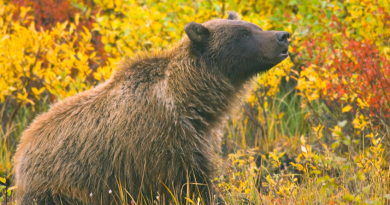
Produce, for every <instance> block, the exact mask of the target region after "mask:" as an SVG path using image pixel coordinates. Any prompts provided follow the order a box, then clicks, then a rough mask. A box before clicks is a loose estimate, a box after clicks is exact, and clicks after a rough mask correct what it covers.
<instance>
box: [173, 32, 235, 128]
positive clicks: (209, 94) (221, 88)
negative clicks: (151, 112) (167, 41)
mask: <svg viewBox="0 0 390 205" xmlns="http://www.w3.org/2000/svg"><path fill="white" fill-rule="evenodd" d="M190 46H191V44H190V42H189V40H187V39H184V40H183V41H182V42H181V43H180V44H179V45H178V46H177V47H175V48H173V49H172V50H170V51H169V58H170V60H169V61H168V65H167V70H166V79H167V82H168V87H167V89H168V93H170V95H172V97H173V99H174V102H175V107H176V109H177V111H178V112H179V118H180V119H179V120H180V121H183V123H186V124H187V125H188V126H189V127H190V128H191V129H194V130H196V132H202V133H207V132H209V131H211V130H210V129H211V128H215V127H218V126H219V125H220V124H221V123H222V122H224V119H226V116H227V114H229V113H230V111H231V110H232V108H233V107H234V105H235V104H236V102H237V101H238V94H239V93H240V90H241V89H240V88H237V87H236V86H234V85H233V84H232V83H231V82H230V80H229V79H228V78H227V77H225V76H224V75H223V74H222V73H219V72H218V70H219V69H215V68H212V67H210V66H209V65H207V63H206V61H205V60H204V59H203V58H202V57H201V56H199V55H196V54H194V53H192V52H191V48H190Z"/></svg>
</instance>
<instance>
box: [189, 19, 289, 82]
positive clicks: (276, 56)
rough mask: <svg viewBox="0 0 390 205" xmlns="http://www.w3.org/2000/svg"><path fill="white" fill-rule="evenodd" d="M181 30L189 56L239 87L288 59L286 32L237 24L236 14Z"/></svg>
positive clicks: (238, 21)
mask: <svg viewBox="0 0 390 205" xmlns="http://www.w3.org/2000/svg"><path fill="white" fill-rule="evenodd" d="M184 30H185V32H186V34H187V36H188V38H189V39H190V40H191V50H192V53H194V54H195V55H199V56H200V57H201V58H203V59H204V60H205V61H206V63H207V64H208V67H210V69H218V70H219V71H221V72H222V73H223V74H224V75H226V77H228V78H229V79H230V80H231V81H232V83H234V84H242V83H243V82H245V81H247V80H248V79H250V78H251V77H252V76H254V75H255V74H257V73H260V72H262V71H267V70H269V69H270V68H272V67H273V66H275V65H276V64H278V63H280V62H282V61H283V60H284V59H286V58H287V57H288V45H289V43H288V38H289V34H288V33H287V32H285V31H263V30H262V29H261V28H260V27H259V26H257V25H255V24H253V23H250V22H246V21H241V20H239V19H238V16H237V14H236V13H235V12H230V13H229V16H228V19H216V20H210V21H207V22H205V23H203V24H198V23H195V22H191V23H189V24H187V25H186V26H185V28H184Z"/></svg>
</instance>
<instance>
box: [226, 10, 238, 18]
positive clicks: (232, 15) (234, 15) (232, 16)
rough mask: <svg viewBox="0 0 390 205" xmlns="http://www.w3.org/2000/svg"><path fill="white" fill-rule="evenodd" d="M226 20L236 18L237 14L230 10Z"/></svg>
mask: <svg viewBox="0 0 390 205" xmlns="http://www.w3.org/2000/svg"><path fill="white" fill-rule="evenodd" d="M228 20H238V15H237V13H236V12H234V11H231V12H229V14H228Z"/></svg>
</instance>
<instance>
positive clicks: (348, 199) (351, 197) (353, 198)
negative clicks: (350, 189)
mask: <svg viewBox="0 0 390 205" xmlns="http://www.w3.org/2000/svg"><path fill="white" fill-rule="evenodd" d="M344 200H345V201H354V200H355V197H353V196H352V195H350V194H346V195H345V196H344Z"/></svg>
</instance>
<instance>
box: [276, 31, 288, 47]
mask: <svg viewBox="0 0 390 205" xmlns="http://www.w3.org/2000/svg"><path fill="white" fill-rule="evenodd" d="M289 37H290V34H288V32H286V31H280V32H278V33H276V38H277V39H278V44H285V43H286V40H287V39H288V38H289Z"/></svg>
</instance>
